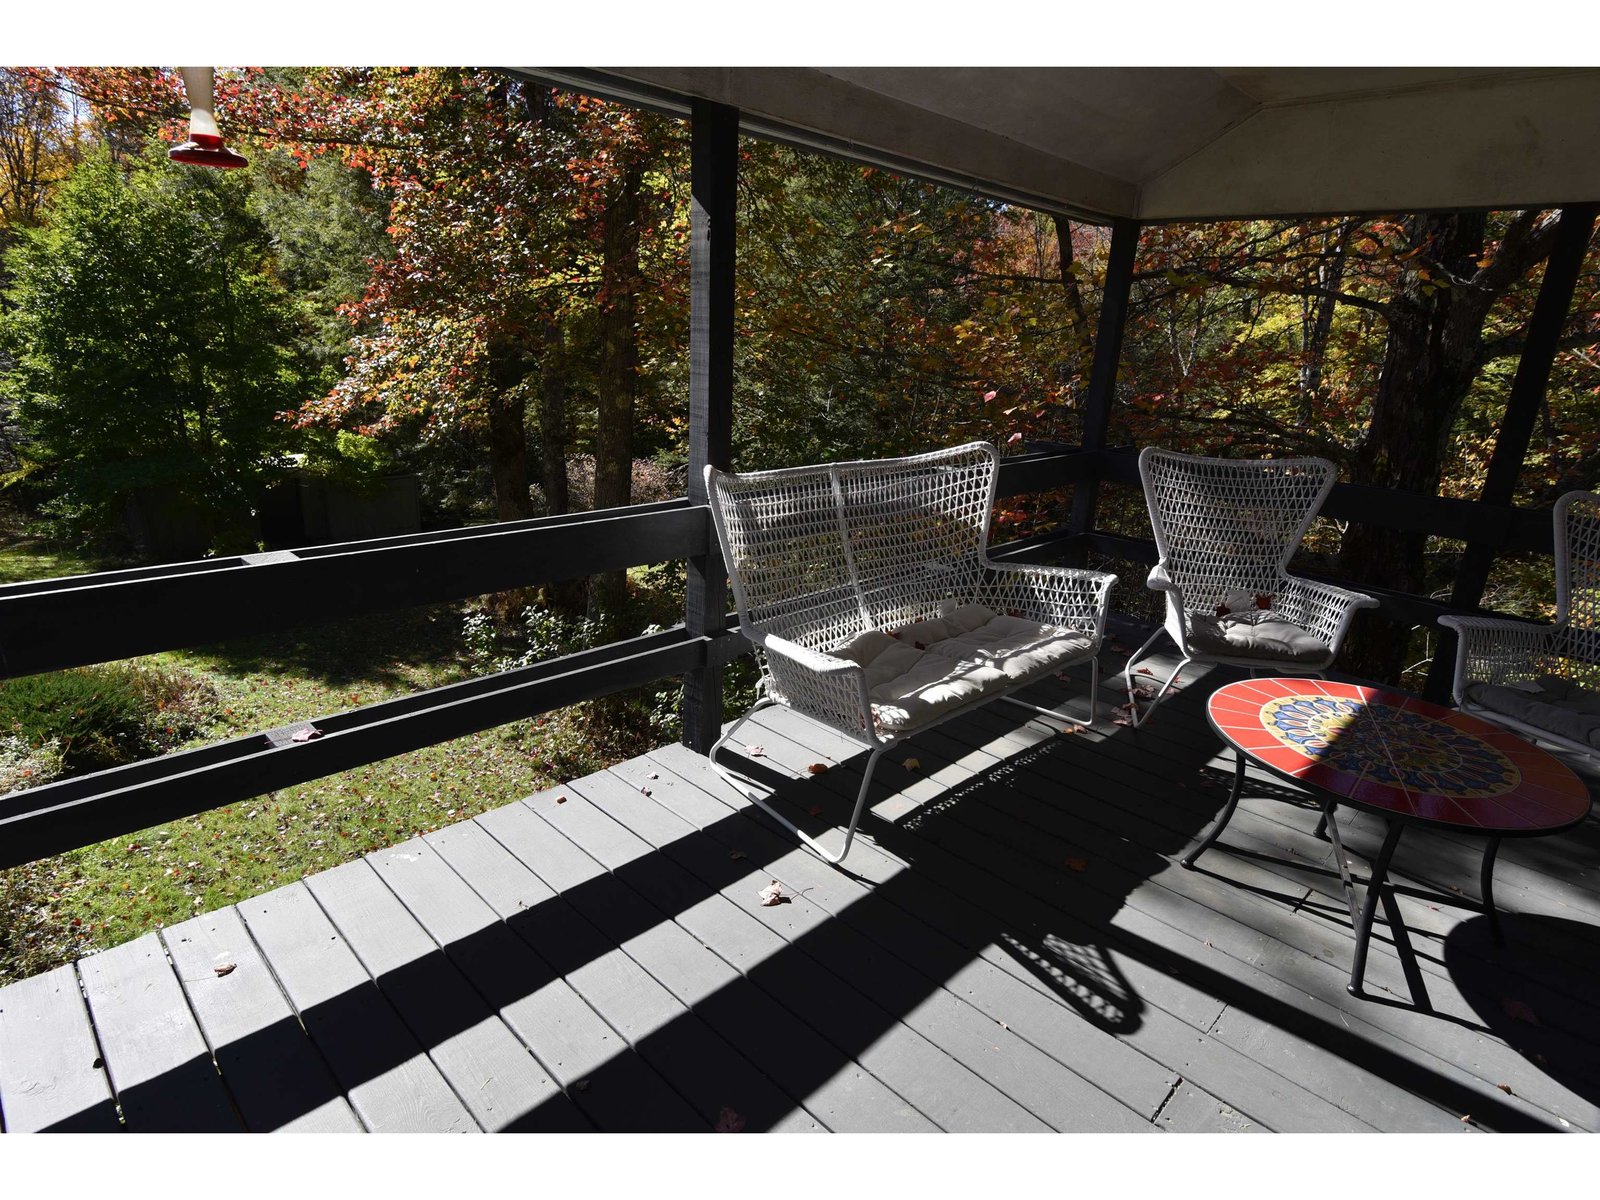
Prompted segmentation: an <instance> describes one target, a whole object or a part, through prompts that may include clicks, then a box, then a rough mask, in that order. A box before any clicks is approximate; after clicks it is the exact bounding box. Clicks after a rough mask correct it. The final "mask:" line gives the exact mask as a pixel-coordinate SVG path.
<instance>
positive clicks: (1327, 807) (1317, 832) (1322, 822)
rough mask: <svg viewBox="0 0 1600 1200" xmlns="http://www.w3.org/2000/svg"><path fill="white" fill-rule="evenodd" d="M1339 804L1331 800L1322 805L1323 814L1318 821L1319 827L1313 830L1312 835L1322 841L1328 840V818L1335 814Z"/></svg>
mask: <svg viewBox="0 0 1600 1200" xmlns="http://www.w3.org/2000/svg"><path fill="white" fill-rule="evenodd" d="M1337 807H1338V805H1337V804H1335V803H1334V802H1333V801H1332V800H1329V801H1328V802H1327V803H1325V804H1324V805H1323V806H1322V816H1321V817H1320V818H1319V819H1318V821H1317V827H1316V828H1315V829H1313V830H1312V831H1311V836H1312V837H1314V838H1316V839H1317V840H1318V841H1320V842H1325V841H1327V840H1328V818H1329V817H1331V816H1333V810H1334V809H1335V808H1337Z"/></svg>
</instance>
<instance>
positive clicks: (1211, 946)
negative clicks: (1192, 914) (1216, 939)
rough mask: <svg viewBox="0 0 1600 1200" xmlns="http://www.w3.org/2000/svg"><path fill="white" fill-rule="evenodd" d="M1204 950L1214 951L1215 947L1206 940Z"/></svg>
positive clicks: (1209, 940)
mask: <svg viewBox="0 0 1600 1200" xmlns="http://www.w3.org/2000/svg"><path fill="white" fill-rule="evenodd" d="M1206 948H1207V949H1210V950H1215V949H1216V947H1215V946H1213V945H1212V944H1211V939H1210V938H1207V939H1206Z"/></svg>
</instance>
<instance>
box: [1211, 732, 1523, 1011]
mask: <svg viewBox="0 0 1600 1200" xmlns="http://www.w3.org/2000/svg"><path fill="white" fill-rule="evenodd" d="M1234 755H1235V765H1234V772H1233V790H1232V791H1231V792H1229V794H1228V802H1227V804H1225V805H1223V808H1222V812H1221V813H1220V814H1219V815H1218V817H1217V820H1216V822H1215V824H1213V825H1212V826H1211V828H1210V829H1209V830H1207V831H1206V835H1205V837H1204V838H1202V839H1201V841H1200V844H1199V845H1198V846H1196V847H1195V848H1194V849H1193V850H1191V851H1189V853H1188V854H1186V855H1184V857H1183V859H1182V862H1183V865H1184V866H1185V867H1187V868H1188V869H1190V870H1193V869H1194V864H1195V860H1196V859H1198V858H1199V857H1200V856H1201V855H1202V854H1204V853H1205V852H1206V851H1207V850H1209V849H1210V848H1211V846H1212V845H1213V844H1215V842H1216V840H1217V839H1218V838H1219V837H1221V836H1222V831H1223V830H1224V829H1226V828H1227V827H1228V822H1229V821H1231V820H1232V819H1233V813H1234V810H1235V809H1236V808H1237V807H1238V806H1239V795H1240V793H1241V792H1243V791H1244V773H1245V762H1246V760H1245V755H1244V752H1243V751H1242V750H1237V749H1235V750H1234ZM1338 804H1339V801H1338V800H1337V799H1336V798H1335V797H1332V796H1330V797H1328V798H1327V799H1326V800H1325V801H1323V805H1322V816H1321V819H1320V820H1318V822H1317V829H1316V834H1317V836H1318V837H1319V838H1320V837H1322V836H1323V835H1324V834H1325V833H1326V835H1327V836H1328V838H1329V839H1330V840H1331V841H1332V842H1333V854H1334V860H1335V862H1337V864H1338V866H1339V878H1340V880H1341V881H1342V882H1343V884H1344V894H1345V902H1346V903H1347V904H1348V905H1349V906H1350V924H1351V927H1352V928H1353V929H1354V930H1355V934H1356V952H1355V958H1354V960H1353V961H1352V962H1351V965H1350V982H1349V983H1348V984H1347V985H1346V986H1345V990H1346V991H1348V992H1349V993H1350V994H1351V995H1352V996H1362V995H1365V992H1364V991H1363V990H1362V986H1361V983H1362V979H1363V977H1364V976H1365V975H1366V971H1367V947H1368V944H1369V943H1370V942H1371V940H1372V923H1373V920H1374V919H1375V918H1376V917H1377V913H1378V905H1379V904H1380V903H1381V904H1382V905H1383V917H1384V921H1385V922H1386V923H1387V924H1388V926H1389V931H1390V934H1391V936H1392V937H1393V938H1394V944H1395V950H1396V952H1397V953H1398V954H1399V956H1400V966H1401V968H1402V969H1403V970H1404V971H1405V975H1406V985H1407V986H1408V987H1409V988H1410V989H1411V999H1412V1002H1413V1003H1414V1004H1415V1005H1416V1006H1417V1007H1418V1008H1419V1009H1421V1010H1422V1011H1423V1012H1432V1011H1433V1004H1432V1002H1431V1001H1430V1000H1429V999H1428V989H1427V986H1426V985H1425V984H1424V983H1423V979H1422V968H1421V967H1419V966H1418V965H1417V956H1416V953H1415V952H1414V951H1413V950H1412V947H1411V935H1410V934H1409V933H1407V932H1406V926H1405V922H1404V921H1403V920H1401V917H1400V904H1399V902H1398V901H1397V900H1396V899H1395V895H1394V885H1393V884H1392V883H1390V882H1389V862H1390V860H1391V859H1393V858H1394V852H1395V848H1396V847H1397V846H1399V844H1400V835H1401V834H1402V833H1404V832H1405V827H1406V825H1407V823H1408V822H1407V821H1406V820H1405V819H1403V818H1395V817H1392V816H1384V815H1383V814H1381V813H1374V815H1375V816H1378V817H1379V819H1380V820H1382V821H1383V828H1384V832H1383V847H1382V849H1380V850H1379V851H1378V857H1377V859H1376V861H1374V862H1373V864H1372V874H1371V876H1370V877H1369V878H1368V880H1367V894H1366V898H1365V900H1364V902H1363V903H1362V904H1361V905H1360V908H1359V911H1358V910H1357V904H1356V887H1355V881H1354V880H1353V879H1352V878H1351V877H1350V869H1349V864H1348V863H1347V862H1346V861H1345V852H1344V843H1343V841H1342V840H1341V839H1340V837H1339V822H1338V820H1337V819H1336V818H1335V816H1334V812H1335V810H1336V809H1337V807H1338ZM1499 849H1500V839H1499V838H1497V837H1493V838H1490V839H1489V844H1488V846H1487V847H1486V848H1485V849H1484V852H1483V869H1482V871H1481V872H1480V875H1479V888H1480V891H1481V895H1482V897H1483V911H1484V915H1485V916H1487V917H1488V919H1489V932H1490V935H1491V936H1492V937H1493V939H1494V944H1495V945H1497V946H1503V945H1504V944H1505V939H1504V937H1503V936H1502V934H1501V931H1500V915H1499V913H1497V912H1496V911H1495V907H1494V860H1495V855H1496V854H1497V853H1498V851H1499Z"/></svg>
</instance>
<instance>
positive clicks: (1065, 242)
mask: <svg viewBox="0 0 1600 1200" xmlns="http://www.w3.org/2000/svg"><path fill="white" fill-rule="evenodd" d="M1050 219H1051V221H1052V222H1053V223H1054V224H1055V230H1056V252H1057V257H1058V261H1059V263H1060V268H1061V289H1062V292H1063V293H1064V294H1065V296H1066V298H1067V323H1068V333H1067V336H1068V337H1069V339H1070V340H1071V349H1070V351H1069V355H1070V357H1069V359H1068V362H1067V372H1066V373H1067V374H1068V376H1069V378H1068V379H1065V380H1063V382H1064V383H1066V384H1067V385H1068V386H1069V388H1070V389H1071V395H1072V396H1074V397H1077V396H1080V395H1082V393H1083V389H1084V388H1086V387H1087V386H1088V384H1089V370H1090V368H1091V366H1092V365H1093V363H1094V327H1093V326H1092V325H1091V324H1090V323H1089V311H1088V309H1086V308H1085V307H1084V304H1083V289H1082V288H1081V287H1080V286H1079V284H1078V277H1077V275H1075V274H1074V273H1073V270H1072V260H1073V254H1072V225H1071V223H1070V222H1069V221H1068V220H1067V219H1066V218H1065V217H1062V216H1058V215H1056V214H1054V213H1052V214H1051V217H1050Z"/></svg>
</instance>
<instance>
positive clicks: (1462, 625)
mask: <svg viewBox="0 0 1600 1200" xmlns="http://www.w3.org/2000/svg"><path fill="white" fill-rule="evenodd" d="M1553 517H1554V521H1555V558H1556V619H1555V624H1553V625H1534V624H1530V623H1529V622H1527V621H1512V620H1506V619H1504V618H1499V617H1455V616H1451V617H1440V618H1439V624H1441V625H1445V626H1448V627H1449V628H1451V629H1454V630H1455V631H1456V633H1457V635H1458V638H1459V640H1458V641H1457V643H1456V675H1455V685H1454V689H1453V690H1454V692H1455V701H1456V704H1457V706H1459V707H1460V708H1462V709H1464V710H1465V711H1467V712H1471V713H1475V714H1477V715H1478V716H1480V717H1484V718H1485V719H1487V720H1490V721H1494V722H1496V723H1498V724H1500V725H1504V726H1505V727H1506V728H1508V729H1511V730H1514V731H1515V732H1517V733H1521V734H1524V735H1525V736H1527V737H1531V738H1536V739H1538V740H1540V741H1545V742H1549V743H1551V744H1553V745H1556V746H1560V747H1562V748H1564V749H1567V750H1572V751H1576V752H1578V753H1581V754H1589V755H1600V496H1597V495H1596V494H1595V493H1593V492H1568V493H1567V494H1566V495H1564V496H1562V497H1561V498H1560V499H1559V500H1557V501H1556V505H1555V510H1554V513H1553Z"/></svg>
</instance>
